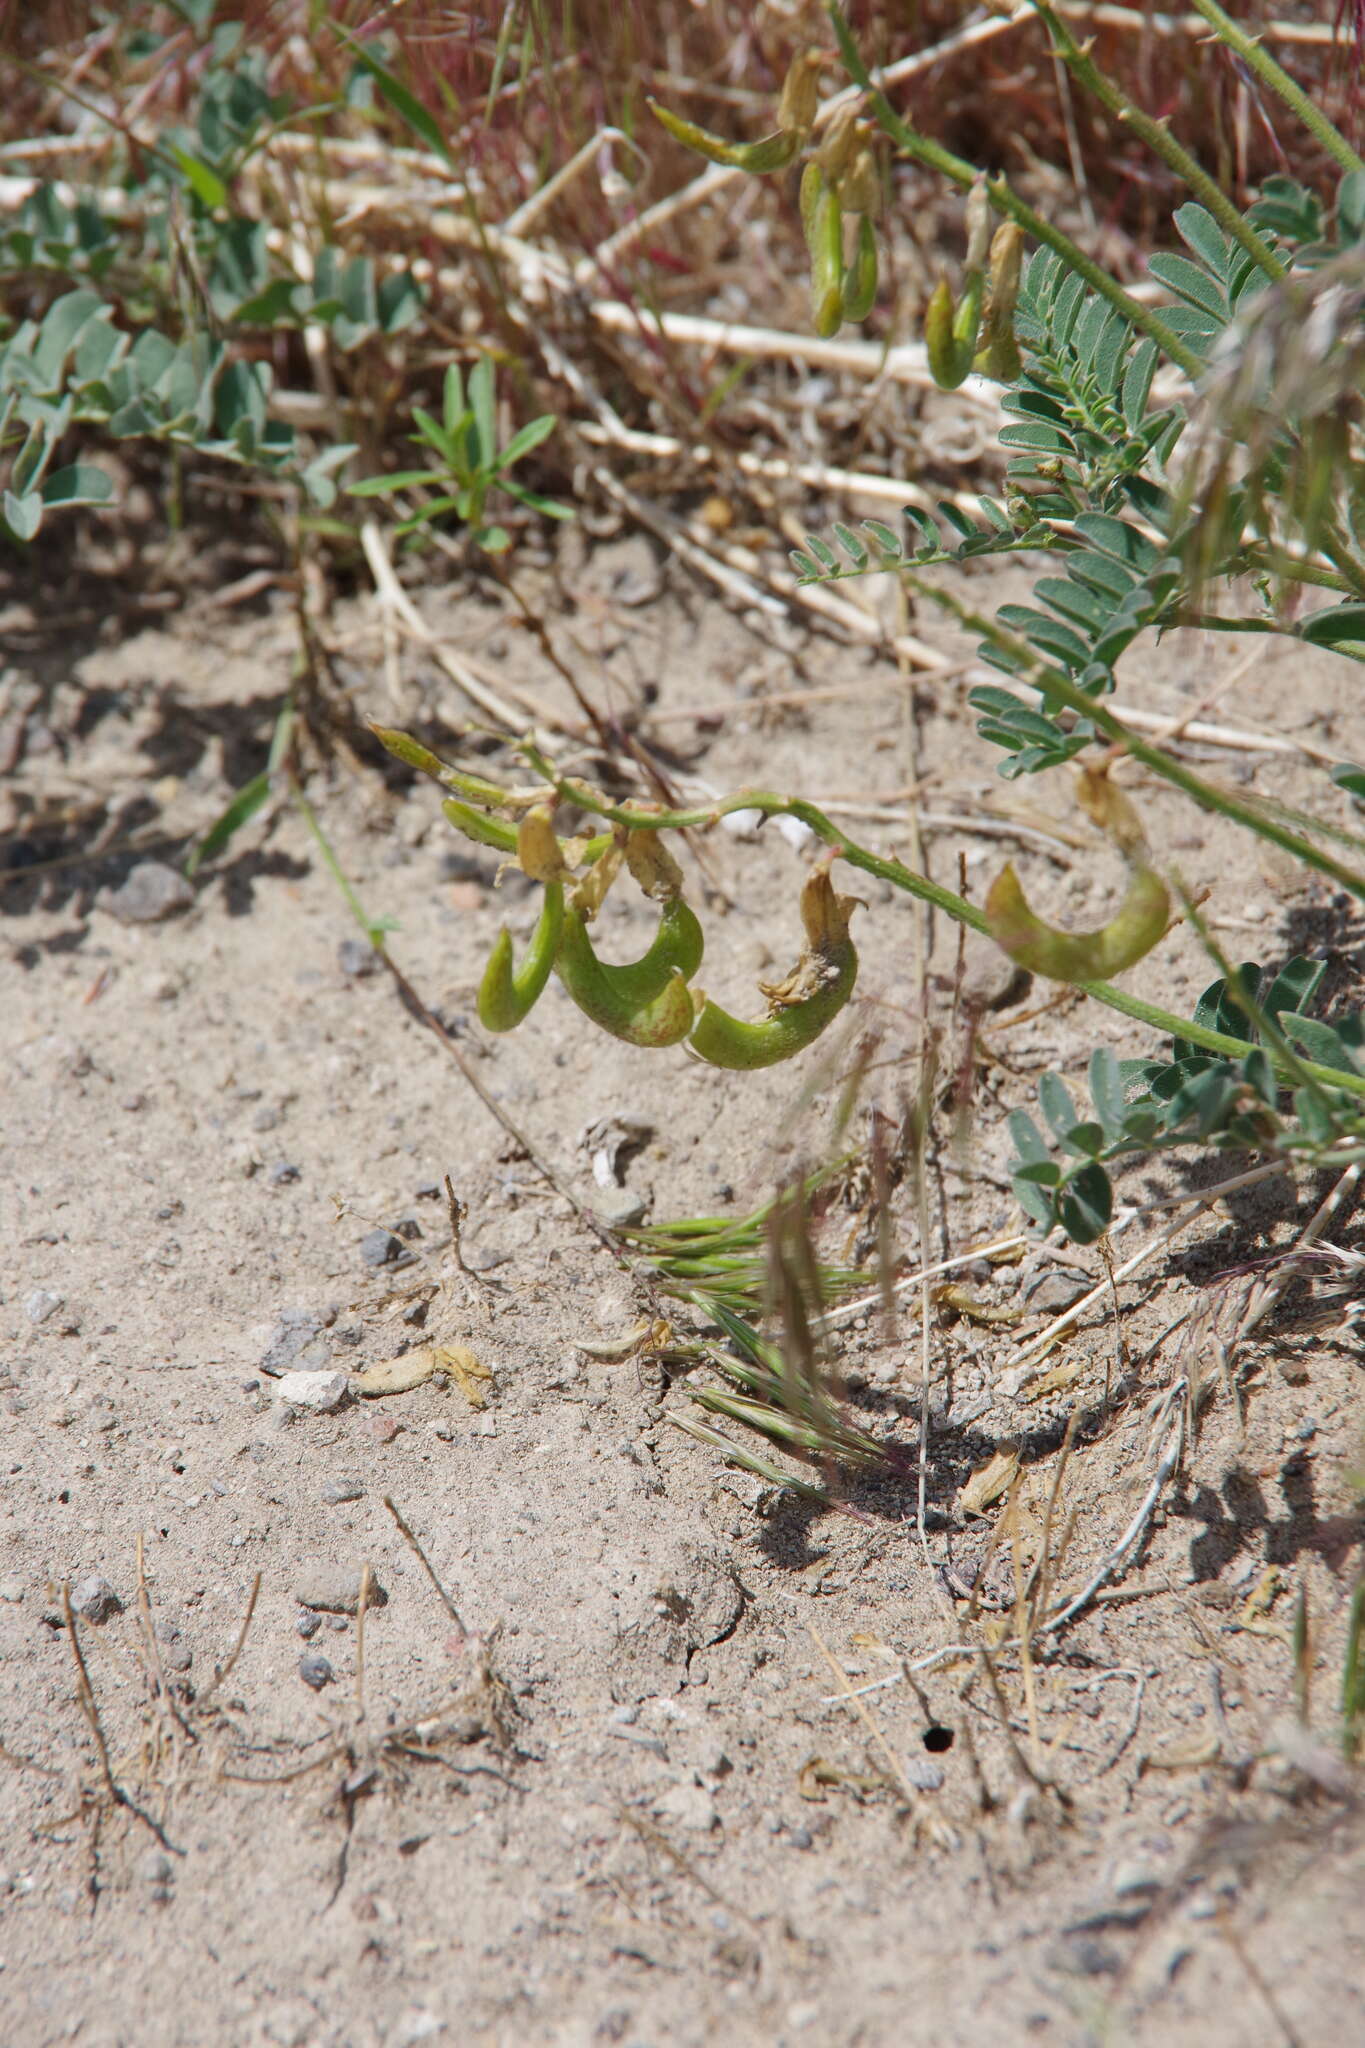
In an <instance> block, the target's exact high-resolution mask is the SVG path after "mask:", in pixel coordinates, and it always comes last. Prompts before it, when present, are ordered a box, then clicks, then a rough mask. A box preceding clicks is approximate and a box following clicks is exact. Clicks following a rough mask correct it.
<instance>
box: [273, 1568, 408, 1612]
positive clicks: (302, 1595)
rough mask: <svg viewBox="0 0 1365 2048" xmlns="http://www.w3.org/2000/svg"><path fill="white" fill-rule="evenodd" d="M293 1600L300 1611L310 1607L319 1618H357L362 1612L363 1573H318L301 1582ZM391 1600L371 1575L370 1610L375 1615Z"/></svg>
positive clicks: (367, 1604)
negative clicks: (361, 1579) (355, 1616)
mask: <svg viewBox="0 0 1365 2048" xmlns="http://www.w3.org/2000/svg"><path fill="white" fill-rule="evenodd" d="M294 1598H295V1599H296V1600H297V1601H298V1603H299V1606H300V1607H311V1608H313V1609H314V1610H315V1611H316V1612H317V1613H319V1614H355V1613H357V1612H358V1611H359V1608H360V1573H359V1572H346V1573H340V1572H319V1573H318V1575H317V1577H316V1578H308V1579H300V1580H299V1583H298V1585H297V1586H296V1587H295V1588H294ZM388 1598H389V1596H388V1594H387V1593H386V1592H385V1591H384V1588H383V1587H382V1586H381V1585H380V1583H379V1581H378V1579H377V1578H376V1577H375V1575H374V1573H373V1572H371V1573H370V1592H369V1598H368V1599H367V1601H366V1603H365V1605H366V1607H367V1609H368V1610H369V1611H370V1612H371V1613H372V1612H373V1611H374V1609H375V1608H376V1607H385V1606H387V1605H388Z"/></svg>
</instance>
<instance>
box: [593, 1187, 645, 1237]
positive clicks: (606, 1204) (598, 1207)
mask: <svg viewBox="0 0 1365 2048" xmlns="http://www.w3.org/2000/svg"><path fill="white" fill-rule="evenodd" d="M648 1207H649V1204H648V1202H646V1200H645V1199H644V1197H643V1195H633V1194H632V1193H631V1192H630V1189H629V1188H620V1189H615V1188H609V1189H607V1190H606V1191H605V1192H604V1193H602V1194H600V1195H598V1197H597V1199H596V1201H595V1202H594V1204H593V1208H594V1210H595V1212H596V1214H597V1215H598V1216H600V1218H601V1219H602V1221H603V1223H605V1224H606V1225H607V1226H608V1228H609V1229H611V1230H629V1229H630V1228H631V1227H632V1225H634V1224H636V1223H643V1222H644V1220H645V1212H646V1210H647V1209H648Z"/></svg>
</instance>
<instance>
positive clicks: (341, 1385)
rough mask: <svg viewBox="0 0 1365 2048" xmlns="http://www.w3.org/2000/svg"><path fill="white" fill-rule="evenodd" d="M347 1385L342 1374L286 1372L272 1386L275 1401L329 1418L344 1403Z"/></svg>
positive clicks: (347, 1382)
mask: <svg viewBox="0 0 1365 2048" xmlns="http://www.w3.org/2000/svg"><path fill="white" fill-rule="evenodd" d="M349 1384H350V1383H349V1381H348V1380H347V1378H346V1375H345V1373H344V1372H286V1373H281V1375H280V1377H279V1378H278V1379H277V1380H276V1382H275V1397H276V1399H277V1400H279V1401H285V1402H287V1403H288V1404H289V1406H290V1407H291V1408H312V1409H314V1410H316V1412H317V1413H318V1414H320V1415H330V1414H331V1413H332V1411H333V1409H335V1408H339V1407H340V1406H341V1404H342V1402H343V1401H344V1400H345V1399H346V1395H347V1392H348V1390H349Z"/></svg>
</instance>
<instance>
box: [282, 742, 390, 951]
mask: <svg viewBox="0 0 1365 2048" xmlns="http://www.w3.org/2000/svg"><path fill="white" fill-rule="evenodd" d="M289 796H290V800H291V802H292V803H293V804H294V807H295V809H296V810H297V811H298V813H299V816H300V817H301V818H302V819H303V822H304V824H305V825H306V826H307V827H308V830H309V832H310V833H311V834H312V836H313V841H314V844H315V845H316V846H317V849H318V852H319V853H320V854H321V855H322V859H323V864H324V866H325V867H326V869H327V872H328V874H329V875H330V876H331V877H332V880H333V881H334V882H335V883H336V885H337V887H338V889H340V891H341V893H342V895H343V896H344V897H345V899H346V907H347V909H348V910H349V911H350V913H351V915H352V917H353V918H354V919H355V921H356V923H357V924H358V925H359V926H360V929H361V931H362V932H364V934H365V937H366V938H367V939H368V940H369V942H370V944H371V945H372V946H373V947H374V950H375V952H376V953H382V952H383V950H384V931H385V926H384V924H383V923H382V922H380V921H378V920H376V919H374V918H372V917H367V916H366V914H365V906H364V904H363V903H362V902H361V900H360V898H359V897H358V896H357V895H356V892H355V890H354V888H353V887H352V885H351V882H350V879H349V877H348V876H347V874H346V873H345V870H344V869H343V868H342V865H341V862H340V861H339V860H338V859H337V857H336V855H335V854H334V853H333V851H332V846H331V841H330V840H329V839H328V837H327V834H326V833H325V832H324V831H323V829H322V825H321V822H320V820H319V818H318V815H317V812H316V811H315V810H314V809H313V806H312V805H311V804H310V803H309V801H308V799H307V797H306V796H305V795H304V793H303V791H302V790H301V789H300V787H299V785H298V783H297V781H296V780H295V779H294V777H293V776H292V775H291V776H290V778H289Z"/></svg>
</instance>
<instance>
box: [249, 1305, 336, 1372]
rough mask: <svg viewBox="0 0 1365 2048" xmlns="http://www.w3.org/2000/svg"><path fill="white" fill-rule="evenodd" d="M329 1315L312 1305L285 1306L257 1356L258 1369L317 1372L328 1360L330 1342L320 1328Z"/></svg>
mask: <svg viewBox="0 0 1365 2048" xmlns="http://www.w3.org/2000/svg"><path fill="white" fill-rule="evenodd" d="M328 1320H329V1318H328V1317H327V1316H326V1315H324V1314H323V1313H322V1312H320V1311H318V1310H314V1309H286V1310H285V1311H284V1313H283V1314H282V1315H281V1317H280V1319H279V1321H278V1322H277V1323H276V1325H275V1327H274V1329H273V1331H272V1332H271V1335H270V1342H269V1344H268V1345H267V1346H266V1349H265V1355H264V1357H263V1358H262V1359H261V1371H262V1372H268V1373H270V1374H271V1375H272V1377H273V1376H275V1375H277V1374H279V1373H282V1372H320V1371H321V1370H322V1369H323V1368H324V1367H325V1366H328V1365H330V1364H331V1362H332V1351H331V1346H330V1344H329V1343H328V1341H327V1339H326V1338H325V1337H324V1336H323V1334H322V1332H323V1329H324V1327H325V1324H326V1322H327V1321H328Z"/></svg>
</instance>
